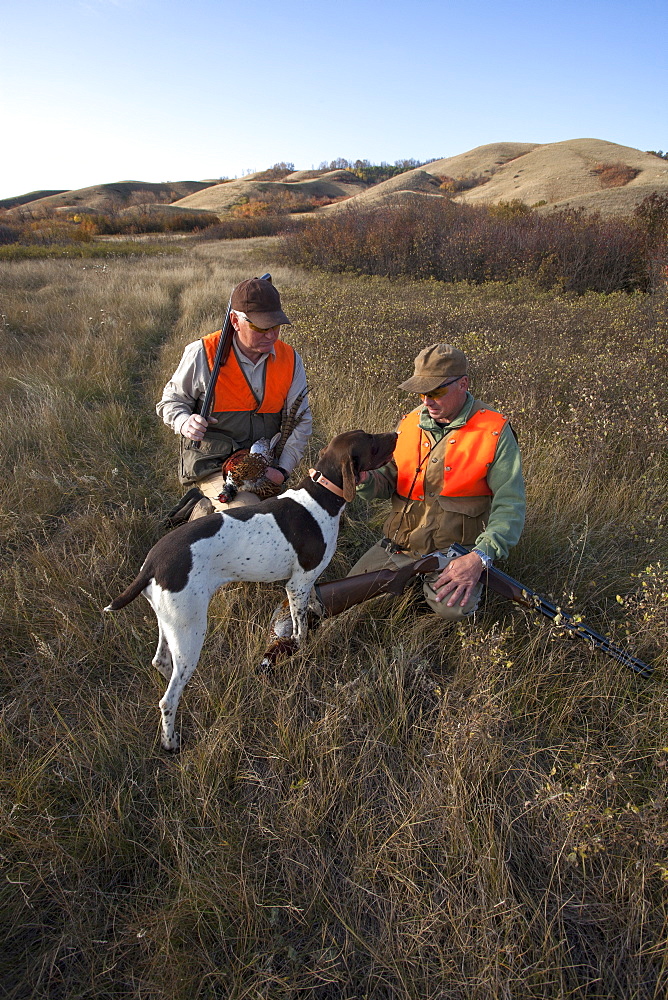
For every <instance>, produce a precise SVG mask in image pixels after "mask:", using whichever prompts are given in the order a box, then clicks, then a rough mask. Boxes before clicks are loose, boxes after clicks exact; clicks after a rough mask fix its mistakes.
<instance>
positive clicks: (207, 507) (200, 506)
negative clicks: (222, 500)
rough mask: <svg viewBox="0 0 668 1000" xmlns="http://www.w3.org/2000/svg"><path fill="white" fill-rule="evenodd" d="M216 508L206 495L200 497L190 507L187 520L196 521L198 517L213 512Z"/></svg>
mask: <svg viewBox="0 0 668 1000" xmlns="http://www.w3.org/2000/svg"><path fill="white" fill-rule="evenodd" d="M215 512H216V508H215V507H214V506H213V504H212V503H211V501H210V500H209V498H208V497H202V499H201V500H198V501H197V503H196V504H195V506H194V507H193V509H192V513H191V515H190V517H189V518H188V520H189V521H196V520H197V518H198V517H206V516H207V514H215Z"/></svg>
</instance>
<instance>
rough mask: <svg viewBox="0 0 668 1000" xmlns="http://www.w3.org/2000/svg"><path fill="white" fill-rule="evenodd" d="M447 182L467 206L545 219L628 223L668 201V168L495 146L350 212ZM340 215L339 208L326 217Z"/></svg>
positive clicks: (572, 150) (591, 149)
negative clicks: (643, 205)
mask: <svg viewBox="0 0 668 1000" xmlns="http://www.w3.org/2000/svg"><path fill="white" fill-rule="evenodd" d="M448 180H449V181H455V182H457V181H458V182H460V185H459V186H460V187H463V188H465V189H464V190H461V191H458V186H457V184H455V185H453V186H452V190H450V191H448V192H447V193H448V194H450V196H451V197H452V198H453V200H454V201H456V202H461V203H463V204H470V205H481V204H498V203H499V202H504V201H505V202H510V201H513V200H519V201H523V202H525V203H526V204H527V205H529V206H535V205H538V206H541V208H542V209H543V210H544V211H551V210H552V209H555V208H559V209H561V208H585V209H586V210H587V211H592V212H600V213H601V214H602V215H629V214H631V213H632V212H633V209H634V208H635V207H636V205H637V204H639V203H640V202H641V201H642V200H643V198H645V197H646V195H648V194H650V193H651V192H652V191H658V192H659V193H661V194H666V193H668V161H666V160H663V159H661V158H660V157H658V156H655V155H654V154H652V153H643V152H641V151H640V150H638V149H632V148H631V147H629V146H619V145H617V144H616V143H612V142H605V141H603V140H600V139H571V140H568V141H566V142H556V143H547V144H544V145H536V144H532V143H505V142H503V143H491V144H489V145H486V146H479V147H477V148H476V149H472V150H470V151H469V152H467V153H463V154H461V155H459V156H454V157H449V158H446V159H442V160H435V161H433V162H432V163H428V164H426V165H425V166H423V167H419V168H417V169H415V170H409V171H407V172H406V173H403V174H400V175H399V176H397V177H393V178H391V180H389V181H384V182H383V183H381V184H377V185H375V186H374V187H373V188H371V189H369V190H368V191H366V192H364V193H363V194H361V195H357V196H356V197H355V199H354V202H351V204H353V203H354V204H359V205H360V206H362V205H364V206H365V207H369V206H371V205H375V204H381V203H383V202H387V201H393V202H395V203H397V202H401V201H402V200H406V199H413V198H415V197H416V196H417V197H423V196H432V195H437V194H443V193H444V189H443V187H442V185H443V184H444V182H446V183H447V181H448ZM467 183H469V184H470V186H469V187H468V189H466V187H467ZM341 208H342V206H341V205H334V206H332V207H330V208H327V209H324V211H328V212H336V211H340V210H341Z"/></svg>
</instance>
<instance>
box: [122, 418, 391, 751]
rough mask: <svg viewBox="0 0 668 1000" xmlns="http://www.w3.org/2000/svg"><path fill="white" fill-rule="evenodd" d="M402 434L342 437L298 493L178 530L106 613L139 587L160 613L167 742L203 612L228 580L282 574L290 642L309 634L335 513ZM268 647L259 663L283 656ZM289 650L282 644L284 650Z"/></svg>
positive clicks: (166, 743) (157, 662) (158, 657)
mask: <svg viewBox="0 0 668 1000" xmlns="http://www.w3.org/2000/svg"><path fill="white" fill-rule="evenodd" d="M396 441H397V436H396V434H366V433H365V432H364V431H348V432H347V433H345V434H339V435H337V437H335V438H334V439H333V440H332V441H330V443H329V444H328V445H327V447H326V448H323V450H322V451H321V452H320V455H319V457H318V461H317V463H316V469H315V470H311V475H310V477H307V478H305V479H303V480H302V481H301V483H300V484H299V486H298V487H297V488H296V489H294V490H286V492H285V493H283V494H282V495H281V496H280V497H274V498H272V499H270V500H265V501H264V503H261V504H258V505H257V506H255V507H235V508H233V509H232V510H230V511H226V512H225V513H224V514H218V513H215V514H209V515H208V516H206V517H201V518H199V519H197V520H195V521H192V522H190V523H188V524H183V525H181V526H180V527H178V528H175V529H174V530H173V531H171V532H170V533H169V534H168V535H165V537H164V538H161V539H160V541H159V542H157V543H156V545H154V546H153V548H152V549H151V550H150V552H149V553H148V555H147V556H146V559H145V561H144V564H143V566H142V567H141V570H140V571H139V575H138V576H137V578H136V579H135V580H134V582H133V583H131V584H130V586H129V587H128V588H127V590H125V591H124V592H123V593H122V594H121V595H120V596H119V597H117V598H116V600H114V601H112V602H111V604H110V605H109V606H108V607H106V608H105V611H118V610H120V608H123V607H125V605H126V604H129V603H130V601H133V600H134V599H135V597H137V595H138V594H141V593H143V594H144V597H145V598H146V599H147V601H148V602H149V604H150V605H151V607H152V608H153V610H154V611H155V615H156V618H157V619H158V631H159V636H158V648H157V649H156V653H155V657H154V658H153V665H154V666H155V667H157V669H158V670H159V671H160V673H161V674H162V675H163V676H164V677H166V678H167V679H168V681H169V683H168V685H167V690H166V691H165V693H164V695H163V697H162V698H161V700H160V710H161V713H162V745H163V747H164V748H165V750H177V749H178V748H179V743H180V740H179V736H178V734H177V733H175V732H174V718H175V716H176V710H177V708H178V704H179V699H180V697H181V694H182V692H183V689H184V687H185V685H186V684H187V682H188V680H189V679H190V677H191V676H192V674H193V671H194V670H195V667H196V666H197V663H198V660H199V656H200V652H201V650H202V645H203V643H204V636H205V633H206V623H207V610H208V607H209V602H210V601H211V598H212V597H213V595H214V593H215V592H216V590H218V588H219V587H222V586H223V585H224V584H226V583H231V582H233V581H240V580H248V581H253V582H256V583H273V582H277V581H281V580H285V589H286V592H287V595H288V601H289V603H290V614H291V616H292V635H293V637H294V639H293V640H292V645H293V648H296V647H297V646H298V645H299V643H300V642H301V641H302V639H303V638H304V636H305V635H306V631H307V624H306V622H307V607H308V600H309V594H310V592H311V587H312V586H313V584H314V583H315V581H316V580H317V579H318V577H319V576H320V574H321V573H322V572H323V571H324V569H325V568H326V567H327V565H328V563H329V561H330V559H331V558H332V556H333V554H334V550H335V548H336V539H337V535H338V531H339V519H340V517H341V511H342V510H343V508H344V506H345V504H346V501H350V500H352V499H353V497H354V495H355V484H356V483H357V482H359V478H360V474H361V473H362V472H364V471H371V470H372V469H378V468H380V466H381V465H384V464H385V463H386V462H388V461H389V460H390V458H391V456H392V452H393V451H394V447H395V445H396ZM280 645H281V643H280V640H279V641H278V643H275V644H272V646H270V648H269V649H268V650H267V653H266V654H265V660H264V661H263V662H268V661H269V662H271V661H272V660H273V659H276V658H277V656H278V655H280V651H281V650H280V649H279V648H274V647H277V646H280ZM281 648H283V649H284V645H283V646H282V647H281Z"/></svg>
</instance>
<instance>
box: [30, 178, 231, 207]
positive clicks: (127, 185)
mask: <svg viewBox="0 0 668 1000" xmlns="http://www.w3.org/2000/svg"><path fill="white" fill-rule="evenodd" d="M211 183H213V182H209V181H174V182H167V183H164V184H151V183H148V182H146V181H117V182H116V183H113V184H94V185H92V186H91V187H85V188H78V189H77V190H74V191H63V192H60V193H57V194H50V195H48V196H47V197H43V198H36V199H34V200H31V202H30V210H31V212H35V213H39V212H43V211H53V210H62V211H72V210H77V211H82V210H85V209H89V210H90V211H104V210H105V209H107V210H108V209H109V208H110V207H113V208H114V209H116V210H118V209H121V208H126V207H128V206H130V205H132V204H135V205H137V204H140V203H141V202H142V200H144V201H146V202H162V203H164V204H169V203H171V202H174V201H177V200H179V199H180V198H183V197H185V196H186V195H188V194H192V193H193V192H195V191H201V190H202V189H203V188H206V187H209V186H210V184H211Z"/></svg>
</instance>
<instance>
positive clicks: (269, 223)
mask: <svg viewBox="0 0 668 1000" xmlns="http://www.w3.org/2000/svg"><path fill="white" fill-rule="evenodd" d="M291 225H293V223H291V222H290V219H289V218H288V217H287V216H286V215H266V214H258V215H246V216H228V217H227V218H224V219H222V220H221V221H220V222H216V223H214V225H212V226H207V227H206V229H203V230H202V231H201V232H200V233H199V235H198V237H197V238H198V239H201V240H244V239H248V238H249V237H251V236H276V235H277V234H279V233H285V232H288V231H289V229H290V227H291Z"/></svg>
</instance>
